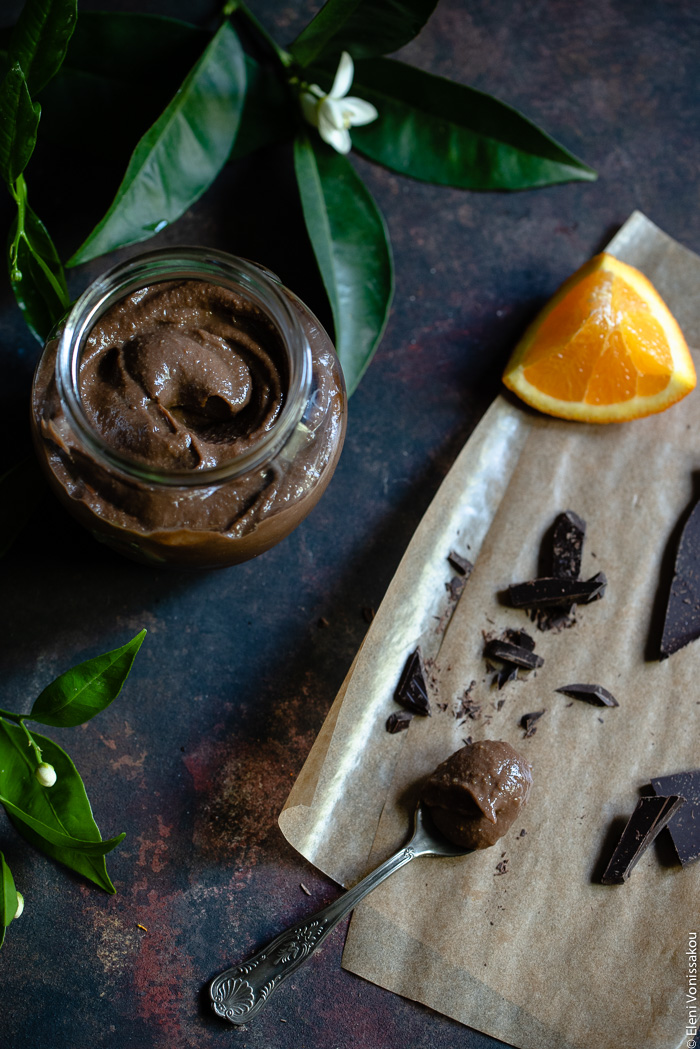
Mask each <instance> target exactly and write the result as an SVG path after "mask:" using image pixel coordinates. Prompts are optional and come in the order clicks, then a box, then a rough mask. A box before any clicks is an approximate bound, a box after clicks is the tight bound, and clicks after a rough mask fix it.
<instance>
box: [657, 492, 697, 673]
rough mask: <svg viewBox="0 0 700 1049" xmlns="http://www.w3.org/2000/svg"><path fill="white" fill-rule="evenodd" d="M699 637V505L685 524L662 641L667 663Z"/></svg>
mask: <svg viewBox="0 0 700 1049" xmlns="http://www.w3.org/2000/svg"><path fill="white" fill-rule="evenodd" d="M698 637H700V502H697V503H696V504H695V506H694V507H693V510H692V513H691V514H690V517H689V518H688V520H687V521H686V524H685V527H684V529H683V532H682V535H681V540H680V543H679V544H678V553H677V554H676V564H675V566H674V574H673V582H672V583H671V592H670V594H669V596H668V605H667V606H666V618H665V620H664V631H663V635H662V638H661V653H660V654H661V659H666V658H667V657H668V656H670V655H672V653H673V652H677V651H678V649H679V648H683V647H684V646H685V645H687V644H689V643H690V642H691V641H695V640H696V638H698Z"/></svg>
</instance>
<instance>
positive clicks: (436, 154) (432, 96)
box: [352, 58, 596, 189]
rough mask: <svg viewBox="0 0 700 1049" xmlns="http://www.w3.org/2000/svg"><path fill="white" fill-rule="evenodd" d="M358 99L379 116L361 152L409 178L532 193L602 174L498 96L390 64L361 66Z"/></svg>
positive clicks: (360, 132) (359, 135) (358, 138)
mask: <svg viewBox="0 0 700 1049" xmlns="http://www.w3.org/2000/svg"><path fill="white" fill-rule="evenodd" d="M355 73H356V75H355V82H354V84H353V94H356V95H357V96H358V97H359V98H364V99H366V100H367V101H368V102H372V103H373V105H375V106H376V108H377V110H378V111H379V117H378V119H377V120H376V121H375V122H374V123H373V124H368V125H366V126H365V127H361V128H354V129H353V132H352V141H353V145H354V146H355V148H356V149H358V150H359V151H360V152H361V153H364V154H365V155H366V156H368V157H370V158H371V159H372V160H376V161H378V162H379V163H380V164H384V165H385V166H386V167H388V168H391V169H392V170H393V171H398V172H400V174H402V175H410V176H411V177H413V178H417V179H421V180H423V181H424V182H436V183H439V184H441V185H446V186H459V187H462V188H464V189H526V188H529V187H535V186H546V185H551V184H552V183H557V182H569V181H571V180H574V179H577V180H592V179H595V178H596V173H595V172H594V171H593V170H592V169H591V168H589V167H587V166H586V165H585V164H584V163H582V161H580V160H578V159H577V158H576V157H575V156H573V154H571V153H569V152H568V150H566V149H564V148H563V146H560V145H559V144H558V143H557V142H555V141H554V139H553V138H550V137H549V135H547V134H545V132H544V131H541V130H540V128H538V127H537V126H536V125H535V124H533V123H532V122H531V121H530V120H528V119H527V118H526V117H524V116H523V115H522V114H521V113H519V112H518V111H517V110H516V109H513V108H512V107H511V106H508V105H506V104H505V103H504V102H499V101H498V99H496V98H493V97H492V96H491V95H487V94H484V93H483V92H481V91H476V90H475V89H474V88H471V87H466V86H464V85H462V84H456V83H454V81H452V80H446V79H444V78H443V77H438V76H433V75H432V74H431V73H426V72H424V71H423V70H421V69H415V68H414V67H413V66H408V65H405V64H404V63H402V62H395V61H392V60H391V59H382V58H380V59H372V60H368V61H366V62H359V63H358V64H357V67H356V71H355Z"/></svg>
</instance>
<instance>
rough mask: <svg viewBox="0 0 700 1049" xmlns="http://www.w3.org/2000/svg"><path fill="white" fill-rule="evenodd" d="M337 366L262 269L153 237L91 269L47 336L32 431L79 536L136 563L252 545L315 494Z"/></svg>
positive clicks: (285, 525)
mask: <svg viewBox="0 0 700 1049" xmlns="http://www.w3.org/2000/svg"><path fill="white" fill-rule="evenodd" d="M346 417H347V401H346V395H345V387H344V383H343V376H342V371H341V368H340V365H339V362H338V359H337V357H336V354H335V350H334V349H333V346H332V344H331V341H330V339H329V338H328V335H327V334H326V332H325V331H324V329H323V328H322V326H321V325H320V324H319V322H318V320H317V319H316V318H315V317H314V315H313V314H312V313H311V311H310V310H309V309H308V308H307V307H306V306H305V305H304V304H303V303H302V302H301V301H300V300H299V299H298V298H297V297H296V296H295V295H294V294H293V293H292V292H291V291H289V290H288V289H287V288H285V287H284V286H283V285H282V284H281V283H280V281H279V280H278V279H277V278H276V277H275V275H274V274H272V273H271V272H270V271H269V270H265V269H263V268H262V267H260V266H258V265H256V264H255V263H251V262H249V261H247V260H244V259H239V258H235V257H233V256H230V255H226V254H224V253H223V252H218V251H213V250H212V251H210V250H208V249H205V248H191V247H185V248H167V249H165V250H161V251H153V252H148V253H146V254H143V255H139V256H137V257H135V258H132V259H130V260H128V261H127V262H124V263H121V264H120V265H118V266H116V267H115V268H114V269H112V270H110V271H109V272H108V273H106V274H105V275H104V276H102V277H100V278H98V279H97V280H96V281H94V282H93V283H92V284H91V285H90V286H89V287H88V288H87V290H86V291H85V293H84V294H83V295H82V296H81V297H80V298H79V299H78V301H77V302H76V303H75V305H74V306H73V308H72V309H71V311H70V313H69V314H68V317H67V318H66V321H65V323H64V324H63V326H62V327H61V328H60V329H59V331H58V332H57V333H56V334H55V335H54V337H52V338H51V339H50V340H49V341H48V342H47V344H46V346H45V348H44V352H43V354H42V357H41V359H40V361H39V364H38V366H37V370H36V374H35V377H34V385H33V390H32V422H33V434H34V440H35V444H36V448H37V452H38V455H39V459H40V462H41V464H42V466H43V467H44V469H45V471H46V473H47V476H48V478H49V481H50V483H51V486H52V488H53V490H54V491H55V492H56V493H57V495H58V497H59V498H60V500H61V501H62V502H63V504H64V505H65V506H66V507H67V508H68V510H69V511H70V512H71V513H72V514H73V515H74V517H76V518H77V520H78V521H80V522H81V523H82V524H84V525H85V526H86V527H87V528H88V529H89V530H90V531H91V532H92V533H93V535H94V536H95V537H96V538H97V539H99V540H101V541H103V542H105V543H107V544H108V545H110V546H112V547H114V549H115V550H118V551H119V552H121V553H123V554H126V555H127V556H128V557H131V558H134V559H136V560H139V561H145V562H148V563H151V564H163V565H173V566H180V567H185V568H186V567H192V568H209V567H222V566H225V565H231V564H236V563H239V562H241V561H245V560H247V559H249V558H251V557H255V556H257V555H258V554H260V553H262V552H263V551H264V550H267V549H269V547H271V546H273V545H274V544H275V543H277V542H279V541H280V540H281V539H283V538H284V537H285V536H286V535H288V534H289V533H290V532H291V531H292V530H293V529H294V528H295V527H296V526H297V525H298V524H299V523H300V522H301V521H302V520H303V518H304V517H306V515H307V514H308V513H309V511H310V510H311V509H312V508H313V507H314V506H315V505H316V503H317V502H318V500H319V498H320V496H321V495H322V493H323V491H324V489H325V488H326V485H327V484H328V482H329V480H330V478H331V476H332V474H333V471H334V469H335V466H336V463H337V461H338V457H339V455H340V451H341V447H342V444H343V438H344V435H345V425H346Z"/></svg>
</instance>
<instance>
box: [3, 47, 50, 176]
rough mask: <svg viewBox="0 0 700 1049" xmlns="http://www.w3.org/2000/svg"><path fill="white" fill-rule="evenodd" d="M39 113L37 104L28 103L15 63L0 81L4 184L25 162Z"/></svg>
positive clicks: (16, 173) (17, 64)
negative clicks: (0, 81)
mask: <svg viewBox="0 0 700 1049" xmlns="http://www.w3.org/2000/svg"><path fill="white" fill-rule="evenodd" d="M40 116H41V106H40V105H39V103H38V102H32V99H31V96H30V94H29V88H28V87H27V81H26V80H25V77H24V73H23V72H22V69H21V67H20V65H19V63H17V62H15V64H14V65H12V66H10V68H9V69H8V71H7V73H6V75H5V77H4V79H3V81H2V84H0V175H1V176H2V178H3V179H4V180H5V182H6V183H7V185H8V186H11V185H12V184H13V182H15V181H16V179H17V178H19V176H20V175H21V174H22V172H23V171H24V169H25V168H26V166H27V164H28V163H29V158H30V157H31V155H32V153H33V152H34V146H35V145H36V132H37V128H38V126H39V117H40Z"/></svg>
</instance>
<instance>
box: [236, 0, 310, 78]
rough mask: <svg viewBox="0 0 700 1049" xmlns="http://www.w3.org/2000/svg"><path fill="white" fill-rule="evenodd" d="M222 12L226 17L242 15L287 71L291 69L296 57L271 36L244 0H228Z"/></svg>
mask: <svg viewBox="0 0 700 1049" xmlns="http://www.w3.org/2000/svg"><path fill="white" fill-rule="evenodd" d="M221 13H222V14H223V15H224V16H225V17H228V16H229V15H233V14H240V15H242V16H243V18H245V20H246V22H247V23H248V25H249V26H250V28H251V29H252V30H253V31H254V33H255V34H256V35H257V36H259V37H260V39H261V40H264V42H265V43H266V44H267V46H268V48H269V49H270V50H271V51H272V53H273V55H274V56H275V58H276V59H277V61H278V62H279V63H280V65H281V66H282V67H283V69H284V70H285V71H286V70H288V69H289V67H290V65H291V64H292V62H293V61H294V59H293V58H292V56H291V55H290V54H289V52H288V51H285V50H283V48H281V47H280V46H279V44H278V43H277V41H276V40H274V39H273V38H272V37H271V36H270V34H269V33H268V31H267V29H265V27H264V26H263V25H262V24H261V23H260V22H259V21H258V20H257V18H256V17H255V15H254V14H253V12H252V11H251V10H250V9H249V8H248V7H247V6H246V4H244V3H243V0H227V3H225V4H224V7H223V10H222V12H221Z"/></svg>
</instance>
